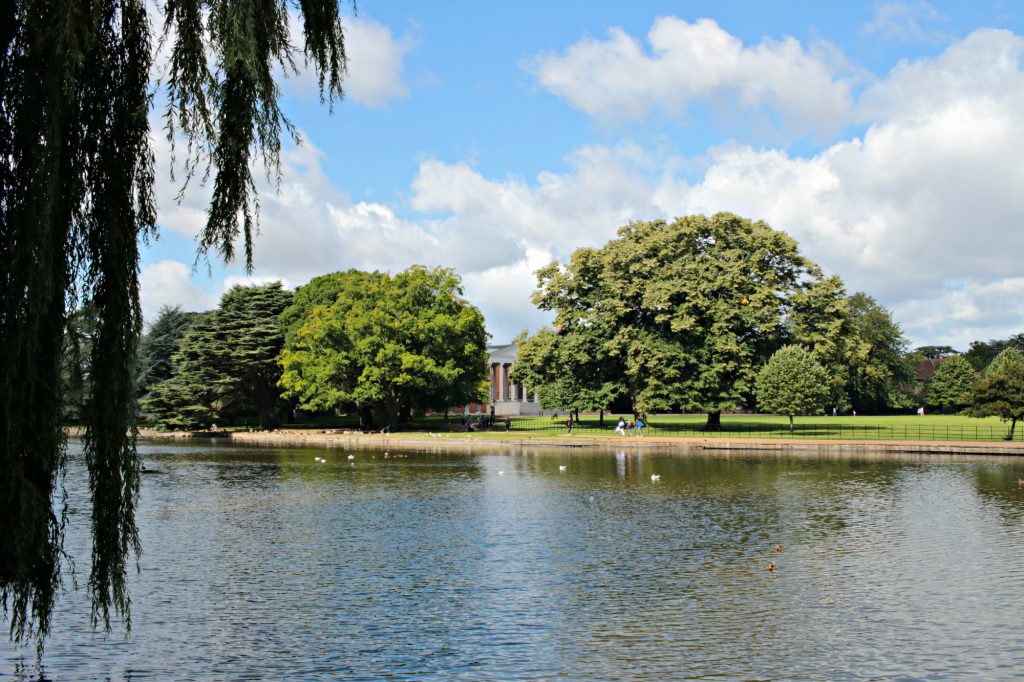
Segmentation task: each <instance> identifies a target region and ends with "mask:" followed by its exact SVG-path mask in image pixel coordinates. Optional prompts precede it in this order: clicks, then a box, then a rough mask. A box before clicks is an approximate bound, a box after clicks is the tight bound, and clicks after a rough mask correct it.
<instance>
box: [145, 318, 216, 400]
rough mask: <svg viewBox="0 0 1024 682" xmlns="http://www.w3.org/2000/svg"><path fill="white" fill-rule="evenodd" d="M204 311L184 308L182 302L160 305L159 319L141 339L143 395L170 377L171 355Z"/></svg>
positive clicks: (172, 370)
mask: <svg viewBox="0 0 1024 682" xmlns="http://www.w3.org/2000/svg"><path fill="white" fill-rule="evenodd" d="M202 314H203V313H196V312H185V311H184V310H182V308H181V306H180V305H179V306H163V307H161V308H160V311H159V312H158V313H157V317H156V320H154V321H153V323H152V324H150V325H149V329H147V330H146V333H145V334H143V336H142V340H141V341H140V342H139V353H138V360H137V362H136V371H137V373H138V378H137V379H136V385H137V390H138V393H139V394H140V395H145V394H146V393H148V392H149V389H150V387H151V386H155V385H156V384H158V383H160V382H162V381H167V380H168V379H170V378H171V376H172V375H173V374H174V364H173V362H172V360H171V356H172V355H173V354H174V352H175V351H177V350H178V345H179V344H180V343H181V338H182V337H183V336H184V335H185V332H186V331H188V328H189V327H191V326H192V325H193V324H194V323H195V322H196V320H198V319H199V318H200V317H201V316H202Z"/></svg>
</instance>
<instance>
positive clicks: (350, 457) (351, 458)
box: [348, 455, 356, 462]
mask: <svg viewBox="0 0 1024 682" xmlns="http://www.w3.org/2000/svg"><path fill="white" fill-rule="evenodd" d="M355 458H356V456H355V455H349V456H348V461H350V462H351V461H352V460H354V459H355Z"/></svg>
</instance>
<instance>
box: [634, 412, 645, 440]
mask: <svg viewBox="0 0 1024 682" xmlns="http://www.w3.org/2000/svg"><path fill="white" fill-rule="evenodd" d="M644 426H645V424H644V419H643V417H637V420H636V435H638V436H640V437H641V438H643V437H644Z"/></svg>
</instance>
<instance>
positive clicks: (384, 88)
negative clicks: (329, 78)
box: [345, 17, 414, 107]
mask: <svg viewBox="0 0 1024 682" xmlns="http://www.w3.org/2000/svg"><path fill="white" fill-rule="evenodd" d="M345 28H346V32H345V51H346V53H347V54H348V60H349V71H348V79H347V80H346V90H347V92H348V95H349V97H351V98H352V99H353V100H354V101H356V102H358V103H360V104H362V105H364V106H368V107H379V106H383V105H385V104H388V103H390V102H393V101H395V100H398V99H402V98H403V97H405V96H406V95H408V94H409V89H408V88H407V87H406V85H405V83H404V82H403V81H402V70H403V68H404V59H405V56H406V55H407V54H408V53H409V51H410V50H411V49H412V48H413V45H414V41H413V39H412V37H411V36H410V35H408V34H405V35H403V36H402V37H400V38H396V37H395V36H393V35H392V34H391V29H390V28H389V27H387V26H385V25H384V24H380V23H378V22H376V21H373V20H370V19H358V18H355V17H353V18H351V19H349V20H348V21H346V22H345Z"/></svg>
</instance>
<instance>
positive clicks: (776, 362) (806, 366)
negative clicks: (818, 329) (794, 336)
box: [757, 345, 829, 431]
mask: <svg viewBox="0 0 1024 682" xmlns="http://www.w3.org/2000/svg"><path fill="white" fill-rule="evenodd" d="M828 398H829V380H828V373H827V372H826V371H825V368H824V367H822V366H821V365H820V364H819V363H818V361H817V360H815V359H814V356H813V355H812V354H811V353H810V352H809V351H808V350H807V349H805V348H801V347H800V346H796V345H790V346H783V347H782V348H780V349H779V350H777V351H775V353H773V354H772V356H771V357H770V358H769V359H768V362H766V363H765V365H764V367H762V368H761V370H760V371H759V372H758V374H757V405H758V407H759V408H760V409H761V410H762V411H763V412H773V413H775V414H784V415H786V416H788V417H789V430H790V431H792V430H793V416H794V415H797V414H807V413H809V412H818V413H820V412H821V410H822V409H823V408H824V407H825V403H826V401H827V400H828Z"/></svg>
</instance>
